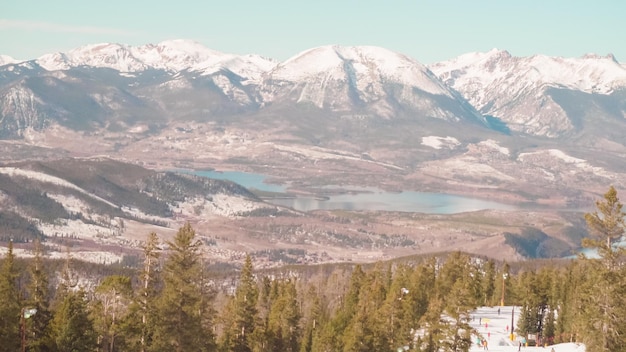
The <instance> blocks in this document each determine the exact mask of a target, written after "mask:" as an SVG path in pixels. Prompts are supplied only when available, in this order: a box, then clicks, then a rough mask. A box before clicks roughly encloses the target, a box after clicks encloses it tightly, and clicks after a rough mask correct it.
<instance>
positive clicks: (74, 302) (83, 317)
mask: <svg viewBox="0 0 626 352" xmlns="http://www.w3.org/2000/svg"><path fill="white" fill-rule="evenodd" d="M51 326H52V333H53V339H54V342H55V344H56V349H57V350H58V351H59V352H82V351H91V350H94V349H95V348H96V346H97V343H96V333H95V331H94V328H93V321H92V320H91V318H90V317H89V311H88V309H87V300H86V298H85V292H84V291H83V290H82V289H81V290H78V291H70V292H67V293H65V294H64V298H63V301H62V302H61V305H60V306H59V307H58V308H57V310H56V311H55V313H54V317H53V319H52V323H51Z"/></svg>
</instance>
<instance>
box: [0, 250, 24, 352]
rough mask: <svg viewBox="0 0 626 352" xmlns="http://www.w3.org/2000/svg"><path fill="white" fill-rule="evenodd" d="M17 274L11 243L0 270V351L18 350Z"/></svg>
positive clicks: (18, 306) (18, 295)
mask: <svg viewBox="0 0 626 352" xmlns="http://www.w3.org/2000/svg"><path fill="white" fill-rule="evenodd" d="M18 276H19V273H18V271H17V269H16V266H15V255H14V254H13V242H9V249H8V252H7V254H6V257H5V258H4V261H3V262H2V268H1V269H0V302H2V303H0V351H7V352H9V351H11V352H12V351H18V350H19V349H20V312H21V310H20V294H19V290H18V287H17V278H18Z"/></svg>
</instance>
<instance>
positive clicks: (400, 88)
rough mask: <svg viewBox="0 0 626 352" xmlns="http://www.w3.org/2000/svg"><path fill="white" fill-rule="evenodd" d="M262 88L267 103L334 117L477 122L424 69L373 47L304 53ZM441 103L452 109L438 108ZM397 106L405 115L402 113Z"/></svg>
mask: <svg viewBox="0 0 626 352" xmlns="http://www.w3.org/2000/svg"><path fill="white" fill-rule="evenodd" d="M263 82H264V83H263V86H262V88H261V95H262V97H263V100H264V101H265V102H269V103H271V102H274V101H291V102H297V103H310V104H313V105H315V106H317V107H318V108H320V109H328V110H331V111H335V112H347V111H352V110H361V109H364V108H367V109H368V110H369V111H371V112H373V115H376V116H380V117H384V118H392V117H394V116H397V115H398V114H403V113H406V112H407V111H412V113H411V114H412V116H431V117H437V118H442V119H448V120H457V119H459V118H465V117H470V116H471V117H470V118H471V119H475V118H477V117H478V116H477V115H478V114H476V111H475V110H473V109H472V108H469V106H464V105H463V104H462V103H461V104H459V100H458V98H459V97H458V96H457V94H456V93H455V92H453V91H451V90H450V88H448V87H447V86H445V84H443V82H441V81H440V80H439V79H438V78H437V77H436V76H435V75H434V74H433V73H432V72H431V71H430V70H428V68H426V66H424V65H422V64H421V63H419V62H417V61H416V60H414V59H412V58H410V57H408V56H406V55H403V54H400V53H396V52H394V51H391V50H388V49H384V48H380V47H375V46H349V47H344V46H338V45H327V46H321V47H317V48H313V49H309V50H306V51H303V52H301V53H299V54H297V55H295V56H293V57H292V58H290V59H288V60H286V61H284V62H282V63H280V64H278V65H277V66H276V67H274V68H273V69H272V70H271V71H269V72H268V73H267V74H266V75H265V76H264V81H263ZM435 97H440V100H438V99H437V98H435ZM444 100H445V101H455V103H451V104H450V105H447V104H442V101H444ZM442 105H445V106H446V108H442ZM399 106H404V107H406V108H407V110H403V111H404V112H402V113H401V112H400V110H402V109H399ZM452 106H454V108H452ZM478 118H479V117H478Z"/></svg>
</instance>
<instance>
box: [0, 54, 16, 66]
mask: <svg viewBox="0 0 626 352" xmlns="http://www.w3.org/2000/svg"><path fill="white" fill-rule="evenodd" d="M16 62H19V61H18V60H15V59H14V58H12V57H10V56H8V55H0V66H2V65H8V64H13V63H16Z"/></svg>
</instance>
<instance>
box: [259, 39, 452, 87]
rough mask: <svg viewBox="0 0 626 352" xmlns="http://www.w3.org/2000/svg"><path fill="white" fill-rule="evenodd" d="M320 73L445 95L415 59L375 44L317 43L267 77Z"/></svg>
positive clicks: (286, 78) (290, 78) (297, 78)
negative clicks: (391, 83)
mask: <svg viewBox="0 0 626 352" xmlns="http://www.w3.org/2000/svg"><path fill="white" fill-rule="evenodd" d="M318 75H324V76H325V77H326V78H327V79H340V80H341V79H349V78H350V77H347V76H346V75H348V76H354V78H356V77H357V76H358V77H359V78H360V80H362V81H364V83H365V84H370V83H372V81H379V80H380V79H386V80H391V81H395V82H398V83H402V84H406V85H410V86H415V87H419V88H420V89H422V90H424V91H426V92H428V93H431V94H443V95H449V92H448V91H447V89H446V88H445V87H444V86H442V85H441V84H439V82H438V80H436V79H434V78H435V77H434V76H433V75H432V74H431V73H430V71H429V70H428V69H427V68H426V67H425V66H424V65H422V64H421V63H419V62H418V61H416V60H414V59H412V58H410V57H408V56H406V55H403V54H399V53H396V52H393V51H391V50H388V49H384V48H380V47H375V46H352V47H342V46H338V45H327V46H321V47H317V48H313V49H309V50H306V51H303V52H301V53H300V54H297V55H296V56H293V57H292V58H290V59H288V60H287V61H285V62H283V63H281V64H279V65H277V66H276V67H275V68H274V69H273V70H272V71H271V72H270V73H269V76H271V78H272V79H273V80H280V81H300V80H306V79H308V78H310V77H314V76H318Z"/></svg>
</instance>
